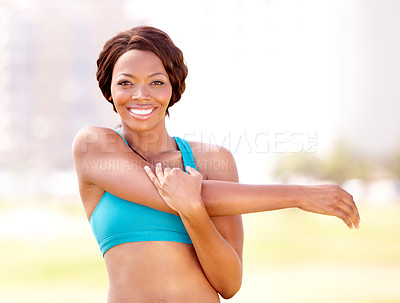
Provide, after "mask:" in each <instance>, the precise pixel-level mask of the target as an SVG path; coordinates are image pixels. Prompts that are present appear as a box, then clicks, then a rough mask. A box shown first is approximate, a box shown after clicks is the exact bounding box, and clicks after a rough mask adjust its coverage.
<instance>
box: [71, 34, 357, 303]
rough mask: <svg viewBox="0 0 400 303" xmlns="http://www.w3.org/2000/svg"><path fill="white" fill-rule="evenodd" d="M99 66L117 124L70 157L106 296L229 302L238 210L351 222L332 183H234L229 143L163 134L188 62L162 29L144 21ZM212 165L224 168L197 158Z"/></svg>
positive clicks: (86, 139)
mask: <svg viewBox="0 0 400 303" xmlns="http://www.w3.org/2000/svg"><path fill="white" fill-rule="evenodd" d="M97 66H98V71H97V80H98V82H99V86H100V89H101V91H102V93H103V95H104V96H105V98H106V99H107V100H108V101H109V102H110V103H111V104H112V105H113V108H114V110H115V111H116V112H117V113H118V115H119V116H120V119H121V125H122V126H121V127H120V128H119V129H115V130H112V129H108V128H101V127H86V128H84V129H82V130H80V131H79V133H78V134H77V135H76V138H75V140H74V143H73V154H74V161H75V166H76V170H77V175H78V180H79V189H80V194H81V198H82V202H83V205H84V208H85V211H86V214H87V216H88V219H89V221H90V224H91V226H92V229H93V233H94V235H95V237H96V240H97V241H98V243H99V246H100V250H101V252H102V253H103V256H104V260H105V263H106V267H107V271H108V276H109V284H110V286H109V295H108V302H109V303H114V302H118V303H123V302H219V295H218V294H220V295H221V296H222V297H224V298H230V297H232V296H233V295H234V294H235V293H236V292H237V291H238V290H239V288H240V285H241V279H242V247H243V228H242V222H241V217H240V214H244V213H249V212H257V211H267V210H272V209H282V208H288V207H299V208H301V209H303V210H306V211H311V212H316V213H321V214H328V215H335V216H337V217H339V218H341V219H342V220H343V221H344V222H345V223H346V224H347V225H348V226H349V227H352V226H353V225H354V226H356V227H358V223H359V215H358V211H357V208H356V206H355V204H354V202H353V199H352V197H351V195H349V194H348V193H347V192H345V191H344V190H342V189H341V188H340V187H338V186H315V187H307V186H267V185H265V186H260V185H257V186H256V185H243V184H238V183H237V182H238V173H237V170H236V165H235V161H234V159H233V157H232V155H231V153H230V152H229V151H228V150H226V149H224V148H221V147H217V146H211V145H208V144H204V143H199V142H187V141H185V140H184V139H181V138H177V137H171V136H170V135H169V134H168V132H167V130H166V127H165V116H166V115H168V108H169V107H170V106H172V105H174V104H175V103H176V102H178V101H179V99H180V97H181V94H182V93H183V91H184V90H185V78H186V75H187V68H186V65H185V63H184V60H183V56H182V53H181V51H180V50H179V49H178V48H177V47H176V46H175V45H174V44H173V42H172V41H171V39H170V38H169V37H168V36H167V35H166V34H165V33H164V32H162V31H160V30H158V29H156V28H153V27H147V26H140V27H136V28H133V29H130V30H127V31H124V32H121V33H119V34H117V35H116V36H115V37H113V38H112V39H110V40H109V41H107V42H106V44H105V46H104V49H103V50H102V52H101V53H100V56H99V59H98V61H97ZM210 161H214V163H215V161H223V163H228V165H226V166H225V168H224V169H218V170H217V169H214V168H213V167H215V166H209V165H208V166H207V165H202V163H210ZM161 163H162V165H161ZM146 166H148V167H147V168H146V170H145V169H144V168H145V167H146ZM162 166H164V169H163V168H162ZM197 167H198V172H197V171H196V169H197ZM152 169H153V170H154V169H155V175H154V174H153V172H152ZM184 170H186V171H187V172H188V174H186V173H183V171H184Z"/></svg>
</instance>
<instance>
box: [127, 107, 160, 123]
mask: <svg viewBox="0 0 400 303" xmlns="http://www.w3.org/2000/svg"><path fill="white" fill-rule="evenodd" d="M156 109H157V108H156V107H150V108H128V111H129V112H130V114H131V115H132V116H133V117H135V118H136V119H140V120H145V119H148V118H150V117H151V116H152V114H153V112H154V111H155V110H156Z"/></svg>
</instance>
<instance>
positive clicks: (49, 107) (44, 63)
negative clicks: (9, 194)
mask: <svg viewBox="0 0 400 303" xmlns="http://www.w3.org/2000/svg"><path fill="white" fill-rule="evenodd" d="M124 7H125V1H122V0H118V1H97V0H96V1H94V0H85V1H67V0H62V1H47V0H42V1H41V0H36V1H34V0H31V1H29V0H27V1H1V2H0V99H1V101H0V178H1V179H5V178H6V179H10V178H11V179H13V178H14V179H15V180H23V178H24V176H25V177H26V176H27V175H30V177H29V178H28V179H29V182H30V184H31V186H30V187H32V188H36V189H37V190H38V191H40V190H39V189H38V188H39V187H40V185H39V183H41V182H43V177H44V176H48V175H49V174H51V173H53V172H57V171H60V170H68V169H71V168H72V157H71V143H72V140H73V137H74V135H75V133H76V132H77V130H78V129H79V128H80V127H82V126H84V125H90V124H103V125H104V122H106V123H107V121H114V119H115V114H114V113H113V112H112V108H111V107H110V106H108V104H107V102H106V101H105V100H104V98H103V97H102V95H101V93H100V90H99V89H98V87H97V82H96V75H95V74H96V59H97V56H98V54H99V52H100V51H101V48H102V45H103V44H104V42H105V41H106V40H107V39H108V38H110V37H111V36H113V35H114V34H115V33H117V32H118V31H120V30H122V29H125V28H128V27H131V26H133V25H135V23H134V22H131V21H130V20H129V17H128V16H126V14H125V13H124ZM105 20H107V22H104V21H105ZM139 21H140V22H143V20H139ZM100 121H101V122H100ZM111 123H113V122H111ZM32 174H33V175H32ZM1 176H3V177H1ZM5 176H7V177H5ZM21 178H22V179H21ZM15 180H14V181H15ZM0 181H2V180H0ZM20 182H23V181H20ZM20 182H17V183H20ZM36 183H38V184H36ZM0 189H1V190H2V191H4V190H6V191H12V190H15V189H12V188H4V185H3V186H0ZM37 190H36V191H37ZM74 190H76V189H74ZM0 196H1V192H0Z"/></svg>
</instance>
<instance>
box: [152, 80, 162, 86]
mask: <svg viewBox="0 0 400 303" xmlns="http://www.w3.org/2000/svg"><path fill="white" fill-rule="evenodd" d="M151 84H152V85H156V86H159V85H163V84H164V82H162V81H160V80H156V81H153V82H151Z"/></svg>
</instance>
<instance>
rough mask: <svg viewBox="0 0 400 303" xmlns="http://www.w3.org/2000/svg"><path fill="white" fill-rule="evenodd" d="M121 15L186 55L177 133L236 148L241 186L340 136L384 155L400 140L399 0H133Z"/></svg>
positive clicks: (174, 114) (174, 121)
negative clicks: (291, 155) (152, 29)
mask: <svg viewBox="0 0 400 303" xmlns="http://www.w3.org/2000/svg"><path fill="white" fill-rule="evenodd" d="M126 12H127V14H130V15H131V16H133V17H135V18H138V17H141V18H143V19H144V20H147V22H148V23H150V24H151V25H154V26H157V27H160V28H161V29H163V30H164V31H166V32H167V33H168V34H169V35H170V36H171V37H172V39H173V40H174V41H175V43H176V44H177V45H178V46H179V47H180V48H181V49H182V51H183V52H184V55H185V58H186V61H187V64H188V66H189V76H188V79H187V90H186V92H185V94H184V95H183V98H182V101H181V103H178V104H177V105H176V106H175V107H174V108H172V109H171V119H170V121H169V128H170V130H171V131H172V132H174V133H178V134H179V135H183V136H185V137H187V138H190V139H192V138H193V139H194V138H195V139H197V140H202V141H207V140H208V141H209V142H211V143H215V144H219V145H224V146H225V147H227V148H229V149H230V150H231V151H233V152H234V153H235V157H236V160H237V162H238V164H239V165H238V166H239V171H242V175H244V176H245V181H247V180H248V181H251V182H256V181H257V180H265V178H266V177H267V176H266V174H265V171H266V168H271V167H272V165H273V164H272V163H273V161H274V159H275V157H276V156H277V155H279V154H282V152H298V151H306V152H325V151H328V150H329V149H331V148H333V145H334V144H335V142H336V140H337V139H338V138H344V139H345V140H346V141H348V142H349V144H351V145H352V146H353V147H354V148H355V150H357V151H359V152H360V153H363V154H370V155H375V156H376V155H377V156H381V157H382V156H385V155H386V154H387V153H388V152H390V151H391V150H393V149H394V148H395V147H396V146H397V145H398V144H399V143H400V119H398V117H397V116H398V114H397V113H398V112H400V105H399V101H400V100H399V99H400V93H399V90H398V89H397V86H398V84H397V83H398V80H400V59H399V58H398V55H397V54H398V53H400V42H399V37H400V21H398V17H396V16H398V15H399V14H398V13H400V4H399V2H398V1H394V0H393V1H391V0H386V1H371V0H370V1H355V0H350V1H345V0H341V1H318V0H302V1H299V0H284V1H273V0H271V1H260V0H255V1H227V0H224V1H211V0H206V1H201V2H188V1H185V2H182V1H177V0H175V1H168V3H166V2H164V1H158V0H156V1H151V2H147V1H136V0H132V1H128V2H127V5H126ZM254 166H256V167H259V168H260V172H259V173H255V172H254V169H252V167H254ZM267 171H268V169H267Z"/></svg>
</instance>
